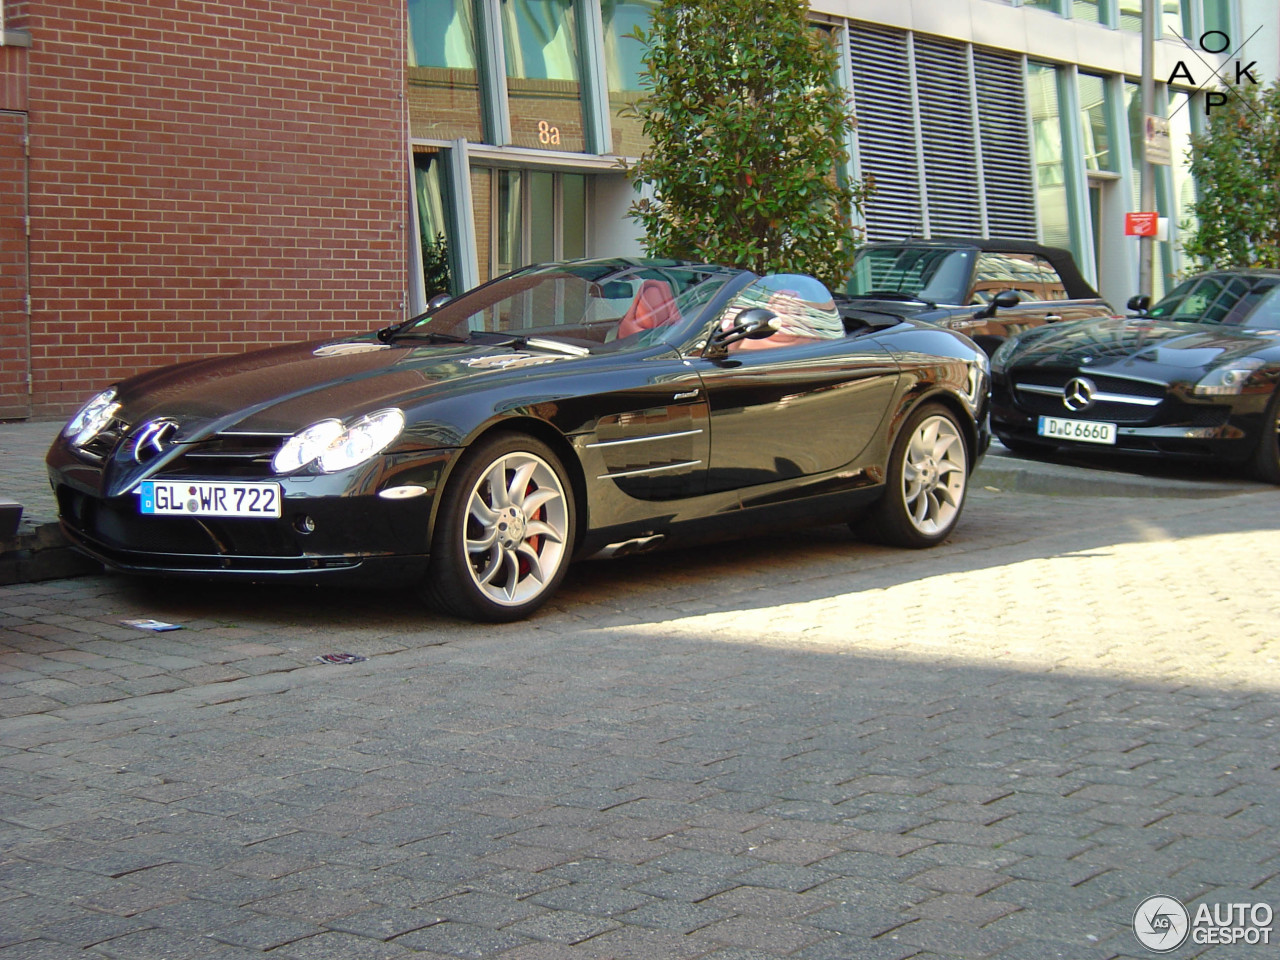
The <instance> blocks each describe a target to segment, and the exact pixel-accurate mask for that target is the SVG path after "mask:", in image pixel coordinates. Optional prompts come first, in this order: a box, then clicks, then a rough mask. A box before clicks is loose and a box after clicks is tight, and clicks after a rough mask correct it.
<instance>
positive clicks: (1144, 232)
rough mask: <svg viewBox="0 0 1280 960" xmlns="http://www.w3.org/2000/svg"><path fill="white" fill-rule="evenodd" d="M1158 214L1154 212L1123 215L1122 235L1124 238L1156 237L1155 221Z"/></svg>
mask: <svg viewBox="0 0 1280 960" xmlns="http://www.w3.org/2000/svg"><path fill="white" fill-rule="evenodd" d="M1159 216H1160V215H1159V214H1158V213H1155V212H1154V211H1153V212H1151V213H1145V212H1144V213H1126V214H1125V215H1124V235H1125V236H1126V237H1154V236H1155V235H1156V220H1158V219H1159Z"/></svg>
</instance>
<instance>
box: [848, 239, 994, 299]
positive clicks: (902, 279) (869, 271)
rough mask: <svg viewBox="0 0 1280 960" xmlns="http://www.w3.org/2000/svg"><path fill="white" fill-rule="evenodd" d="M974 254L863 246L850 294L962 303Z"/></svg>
mask: <svg viewBox="0 0 1280 960" xmlns="http://www.w3.org/2000/svg"><path fill="white" fill-rule="evenodd" d="M977 252H978V251H977V250H976V249H974V248H972V247H935V246H927V247H923V246H922V247H917V246H911V245H903V246H891V245H876V246H871V247H863V248H862V249H861V250H859V251H858V254H857V256H856V257H855V258H854V261H853V277H852V279H850V281H849V287H848V291H849V295H850V296H855V297H856V296H866V295H868V294H871V293H902V294H908V295H910V296H913V297H915V298H917V299H920V300H928V301H930V302H932V303H951V304H956V303H964V302H966V299H967V297H968V292H969V277H971V276H972V275H973V262H974V258H975V257H976V256H977Z"/></svg>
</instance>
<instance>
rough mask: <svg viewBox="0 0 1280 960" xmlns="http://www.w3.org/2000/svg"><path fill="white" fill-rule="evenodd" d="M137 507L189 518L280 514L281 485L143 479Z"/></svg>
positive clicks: (143, 511)
mask: <svg viewBox="0 0 1280 960" xmlns="http://www.w3.org/2000/svg"><path fill="white" fill-rule="evenodd" d="M138 498H139V501H138V510H139V512H141V513H145V514H158V515H164V516H186V517H278V516H280V484H278V483H255V482H247V483H235V482H233V481H225V480H217V481H212V480H195V481H192V480H144V481H142V483H141V485H140V486H139V487H138Z"/></svg>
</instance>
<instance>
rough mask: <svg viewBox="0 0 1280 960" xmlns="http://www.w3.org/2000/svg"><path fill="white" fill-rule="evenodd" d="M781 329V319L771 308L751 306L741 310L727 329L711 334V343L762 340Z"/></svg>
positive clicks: (717, 344) (722, 343)
mask: <svg viewBox="0 0 1280 960" xmlns="http://www.w3.org/2000/svg"><path fill="white" fill-rule="evenodd" d="M780 329H782V321H780V320H779V319H778V315H777V314H776V313H774V312H773V311H772V310H766V309H765V308H764V307H752V308H751V309H750V310H743V311H742V312H741V313H740V314H738V317H737V319H736V320H734V322H733V326H732V327H730V328H729V329H728V330H717V331H716V332H715V333H714V334H712V336H711V342H712V344H714V345H716V346H720V347H727V346H729V344H731V343H737V342H738V341H739V340H763V339H764V338H765V337H772V336H773V335H774V334H775V333H777V332H778V331H779V330H780Z"/></svg>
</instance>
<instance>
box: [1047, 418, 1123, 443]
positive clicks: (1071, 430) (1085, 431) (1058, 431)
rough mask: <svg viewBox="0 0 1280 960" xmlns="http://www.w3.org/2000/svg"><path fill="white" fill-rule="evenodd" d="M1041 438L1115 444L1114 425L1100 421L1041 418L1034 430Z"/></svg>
mask: <svg viewBox="0 0 1280 960" xmlns="http://www.w3.org/2000/svg"><path fill="white" fill-rule="evenodd" d="M1036 432H1037V433H1038V434H1040V436H1042V437H1052V438H1053V439H1054V440H1078V441H1080V442H1081V443H1115V442H1116V425H1115V424H1114V423H1104V422H1102V421H1101V420H1067V419H1064V418H1063V417H1041V418H1040V426H1039V428H1038V429H1037V430H1036Z"/></svg>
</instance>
